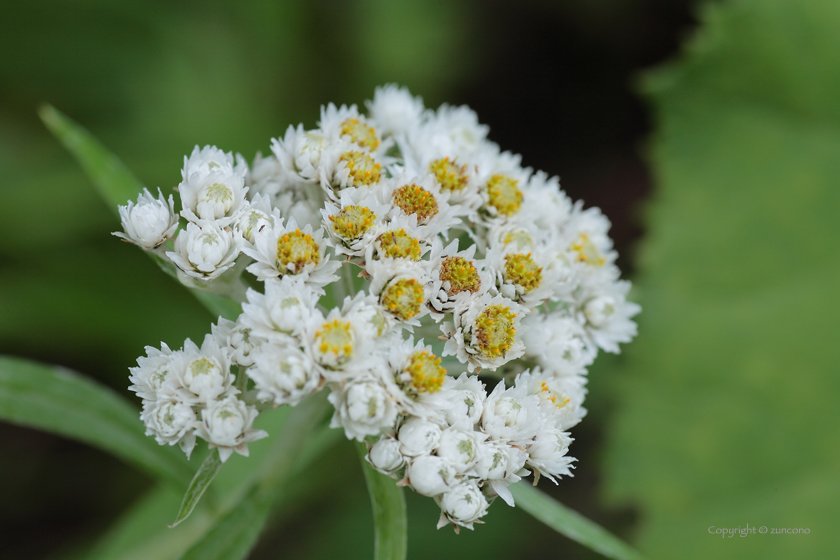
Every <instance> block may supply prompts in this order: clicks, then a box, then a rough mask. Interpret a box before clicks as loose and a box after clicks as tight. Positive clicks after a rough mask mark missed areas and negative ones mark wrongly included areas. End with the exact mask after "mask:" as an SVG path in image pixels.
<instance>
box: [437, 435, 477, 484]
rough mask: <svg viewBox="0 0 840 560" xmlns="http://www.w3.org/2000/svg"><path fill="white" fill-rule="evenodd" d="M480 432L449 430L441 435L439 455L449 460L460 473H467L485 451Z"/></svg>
mask: <svg viewBox="0 0 840 560" xmlns="http://www.w3.org/2000/svg"><path fill="white" fill-rule="evenodd" d="M484 437H486V436H484V435H483V434H481V433H480V432H473V431H470V432H465V431H462V430H459V429H456V428H447V429H445V430H443V433H441V435H440V443H438V448H437V454H438V456H439V457H443V458H444V459H447V460H448V461H449V462H450V463H452V466H453V467H455V470H457V471H458V472H459V473H463V472H466V471H467V470H469V468H470V467H472V466H473V465H474V464H475V463H476V461H478V459H479V458H480V452H481V451H482V450H483V447H482V446H481V439H482V438H484Z"/></svg>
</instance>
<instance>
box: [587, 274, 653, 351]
mask: <svg viewBox="0 0 840 560" xmlns="http://www.w3.org/2000/svg"><path fill="white" fill-rule="evenodd" d="M590 280H591V277H590ZM628 291H630V282H627V281H624V280H618V281H615V282H607V283H598V284H597V285H594V286H593V285H589V286H586V285H584V287H583V289H582V290H580V295H579V296H578V297H579V298H580V299H581V300H582V305H581V313H580V314H579V316H582V318H583V328H584V330H585V331H586V333H587V335H589V337H590V340H591V341H592V342H593V343H594V344H596V345H597V346H598V347H599V348H601V349H602V350H604V351H606V352H611V353H613V354H618V353H619V352H620V349H619V347H618V344H619V343H623V342H630V341H631V340H633V337H634V336H636V332H637V330H636V323H635V321H633V320H632V317H634V316H635V315H637V314H638V313H639V312H640V311H641V310H642V308H641V307H639V305H638V304H636V303H633V302H630V301H627V292H628Z"/></svg>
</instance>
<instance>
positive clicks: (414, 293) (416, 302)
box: [379, 278, 426, 321]
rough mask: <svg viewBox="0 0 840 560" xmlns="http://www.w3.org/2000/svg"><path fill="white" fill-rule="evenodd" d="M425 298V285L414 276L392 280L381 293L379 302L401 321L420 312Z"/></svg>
mask: <svg viewBox="0 0 840 560" xmlns="http://www.w3.org/2000/svg"><path fill="white" fill-rule="evenodd" d="M425 299H426V294H425V293H424V292H423V286H422V285H421V284H420V282H418V281H417V280H415V279H414V278H403V279H402V280H397V281H396V282H391V283H390V284H388V286H386V288H385V289H384V290H382V293H381V294H380V295H379V303H381V304H382V306H383V307H384V308H385V310H386V311H388V312H389V313H390V314H391V315H393V316H395V317H396V318H397V319H399V320H401V321H408V320H409V319H411V318H412V317H414V316H415V315H417V314H418V313H420V306H421V305H423V301H425Z"/></svg>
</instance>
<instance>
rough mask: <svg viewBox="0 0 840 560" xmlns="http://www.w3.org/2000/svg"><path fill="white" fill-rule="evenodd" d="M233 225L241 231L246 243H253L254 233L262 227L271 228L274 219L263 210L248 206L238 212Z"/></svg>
mask: <svg viewBox="0 0 840 560" xmlns="http://www.w3.org/2000/svg"><path fill="white" fill-rule="evenodd" d="M257 196H259V195H257ZM233 225H234V227H235V228H236V229H238V230H239V231H240V232H242V237H244V238H245V239H246V240H247V241H248V243H253V242H254V234H255V233H257V232H258V231H260V230H261V229H263V228H266V227H268V228H271V227H272V226H274V220H272V219H271V216H269V215H268V214H266V213H265V212H262V211H260V210H257V209H256V208H248V209H247V210H245V211H244V212H242V213H241V214H239V218H238V219H237V220H236V222H234V224H233Z"/></svg>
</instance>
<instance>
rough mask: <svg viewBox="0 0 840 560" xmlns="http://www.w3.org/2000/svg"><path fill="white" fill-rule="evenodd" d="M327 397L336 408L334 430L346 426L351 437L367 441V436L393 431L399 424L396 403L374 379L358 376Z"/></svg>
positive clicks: (346, 431) (348, 435) (333, 422)
mask: <svg viewBox="0 0 840 560" xmlns="http://www.w3.org/2000/svg"><path fill="white" fill-rule="evenodd" d="M327 398H328V399H329V401H330V403H332V405H333V407H335V413H334V414H333V417H332V420H331V421H330V427H331V428H337V427H339V426H341V427H343V428H344V433H345V434H347V437H348V438H351V439H356V440H358V441H363V440H364V439H365V436H375V435H379V434H380V433H382V432H383V431H385V430H388V429H393V427H394V424H395V423H396V420H397V407H396V404H395V403H394V402H393V400H391V397H390V396H389V395H388V393H387V392H386V391H385V388H384V387H382V385H381V384H380V383H379V381H378V380H377V379H375V378H373V377H358V378H356V379H354V380H353V381H350V382H349V383H347V385H345V386H344V389H342V390H338V391H333V392H332V393H330V395H329V396H328V397H327Z"/></svg>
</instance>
